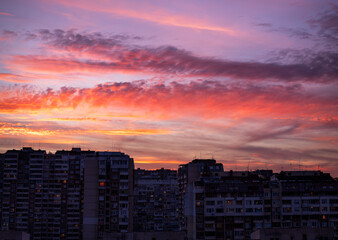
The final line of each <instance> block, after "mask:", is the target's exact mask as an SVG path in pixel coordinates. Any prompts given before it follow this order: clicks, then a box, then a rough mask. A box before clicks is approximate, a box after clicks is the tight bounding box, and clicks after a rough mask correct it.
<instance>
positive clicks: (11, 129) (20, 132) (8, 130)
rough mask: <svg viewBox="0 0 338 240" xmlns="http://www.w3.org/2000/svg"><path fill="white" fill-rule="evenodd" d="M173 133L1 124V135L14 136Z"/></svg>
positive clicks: (146, 130)
mask: <svg viewBox="0 0 338 240" xmlns="http://www.w3.org/2000/svg"><path fill="white" fill-rule="evenodd" d="M170 133H171V131H169V130H166V129H118V130H104V129H102V130H82V129H47V128H39V127H35V128H33V126H32V124H23V123H7V122H2V123H0V135H13V136H29V135H31V136H55V135H69V134H71V135H84V134H95V135H97V134H100V135H110V136H111V135H119V136H139V135H155V134H170Z"/></svg>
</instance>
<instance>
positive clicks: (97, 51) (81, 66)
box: [7, 30, 338, 83]
mask: <svg viewBox="0 0 338 240" xmlns="http://www.w3.org/2000/svg"><path fill="white" fill-rule="evenodd" d="M32 36H33V37H32V38H37V39H40V40H42V41H44V42H45V44H46V49H57V50H58V51H63V54H61V55H54V56H51V57H46V56H39V55H16V56H13V57H12V58H11V59H10V60H8V61H7V64H8V66H9V67H10V68H13V69H15V68H19V69H22V70H25V71H34V72H48V73H78V72H92V73H101V74H104V73H114V72H126V73H133V72H141V73H143V72H146V73H151V74H154V73H156V74H166V75H167V74H169V75H175V76H185V77H187V76H198V77H217V76H219V77H229V78H233V79H238V80H243V79H244V80H255V81H261V80H263V81H264V80H276V81H283V82H292V81H303V82H306V81H309V82H320V83H323V82H336V81H337V79H338V69H337V67H336V66H337V65H338V54H336V53H328V54H326V55H325V57H323V56H318V57H316V56H315V57H314V58H313V59H312V61H306V62H305V61H299V62H297V63H294V64H280V63H262V62H238V61H230V60H223V59H217V58H208V57H199V56H195V55H194V54H192V53H190V52H188V51H185V50H183V49H178V48H175V47H172V46H161V47H157V48H150V47H141V46H134V45H128V44H125V43H123V41H121V37H120V36H112V37H105V36H103V35H101V34H99V33H93V34H85V33H84V34H80V33H76V32H74V31H72V30H70V31H63V30H55V31H52V32H51V31H49V30H41V31H40V32H39V33H38V34H33V35H32ZM69 53H70V54H69ZM100 59H101V60H100Z"/></svg>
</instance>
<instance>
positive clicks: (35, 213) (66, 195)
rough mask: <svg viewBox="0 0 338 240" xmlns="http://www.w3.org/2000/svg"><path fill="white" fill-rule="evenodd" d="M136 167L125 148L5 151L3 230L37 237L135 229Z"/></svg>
mask: <svg viewBox="0 0 338 240" xmlns="http://www.w3.org/2000/svg"><path fill="white" fill-rule="evenodd" d="M86 165H87V167H86ZM133 169H134V162H133V159H132V158H130V157H129V156H128V155H126V154H124V153H120V152H94V151H82V150H81V149H80V148H73V149H72V150H71V151H64V150H62V151H57V152H56V153H55V154H47V153H46V151H43V150H33V149H32V148H23V149H21V150H9V151H7V152H6V153H5V154H2V155H0V186H1V189H0V210H1V211H0V223H1V225H0V231H19V232H27V233H29V234H30V238H31V239H32V240H36V239H41V240H42V239H43V240H45V239H51V240H56V239H74V240H75V239H86V238H85V237H88V236H95V237H94V238H89V239H100V238H102V236H103V232H128V231H132V212H131V209H132V205H133V200H132V196H133ZM86 174H87V176H88V177H87V176H86ZM93 179H94V180H96V181H94V182H93V181H92V180H93ZM91 185H92V187H91ZM93 214H95V215H93ZM85 234H87V235H85ZM87 239H88V238H87Z"/></svg>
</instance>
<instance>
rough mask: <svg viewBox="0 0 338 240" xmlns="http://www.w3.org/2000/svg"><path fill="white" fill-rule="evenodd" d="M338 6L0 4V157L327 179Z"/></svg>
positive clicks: (90, 0) (337, 76) (336, 89)
mask: <svg viewBox="0 0 338 240" xmlns="http://www.w3.org/2000/svg"><path fill="white" fill-rule="evenodd" d="M337 43H338V5H337V1H333V0H332V1H328V0H280V1H271V0H261V1H241V0H239V1H226V0H223V1H221V0H203V1H202V0H185V1H182V0H170V1H159V0H153V1H112V0H95V1H94V0H82V1H76V0H74V1H69V0H29V1H27V0H1V2H0V53H1V54H0V152H2V153H3V152H5V151H6V150H7V149H13V148H14V149H20V148H22V147H23V146H31V147H33V148H35V149H38V148H40V149H45V150H47V151H51V152H54V151H55V150H60V149H68V150H69V149H71V148H72V147H81V148H82V149H84V150H87V149H91V150H100V151H112V150H121V151H123V152H125V153H127V154H129V155H130V156H131V157H133V158H134V160H135V163H136V167H141V168H147V169H154V168H159V167H165V168H172V169H176V168H177V166H178V165H179V164H182V163H187V162H189V161H191V160H192V159H193V158H195V157H196V158H212V157H213V158H215V159H216V160H217V161H219V162H222V163H223V164H224V167H225V169H226V170H230V169H233V170H247V169H252V170H254V169H267V168H268V169H274V170H276V171H280V170H299V169H302V170H309V169H314V170H317V169H320V170H323V171H326V172H331V173H332V174H333V175H334V176H336V177H338V46H337Z"/></svg>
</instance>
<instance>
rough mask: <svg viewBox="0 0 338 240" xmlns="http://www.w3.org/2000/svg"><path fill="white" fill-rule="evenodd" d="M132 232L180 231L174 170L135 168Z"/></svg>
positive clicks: (176, 183)
mask: <svg viewBox="0 0 338 240" xmlns="http://www.w3.org/2000/svg"><path fill="white" fill-rule="evenodd" d="M134 176H135V185H134V210H133V212H134V232H177V231H180V230H181V228H180V221H179V209H178V202H179V194H178V182H177V171H175V170H169V169H163V168H162V169H158V170H144V169H139V168H138V169H136V170H135V172H134Z"/></svg>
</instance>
